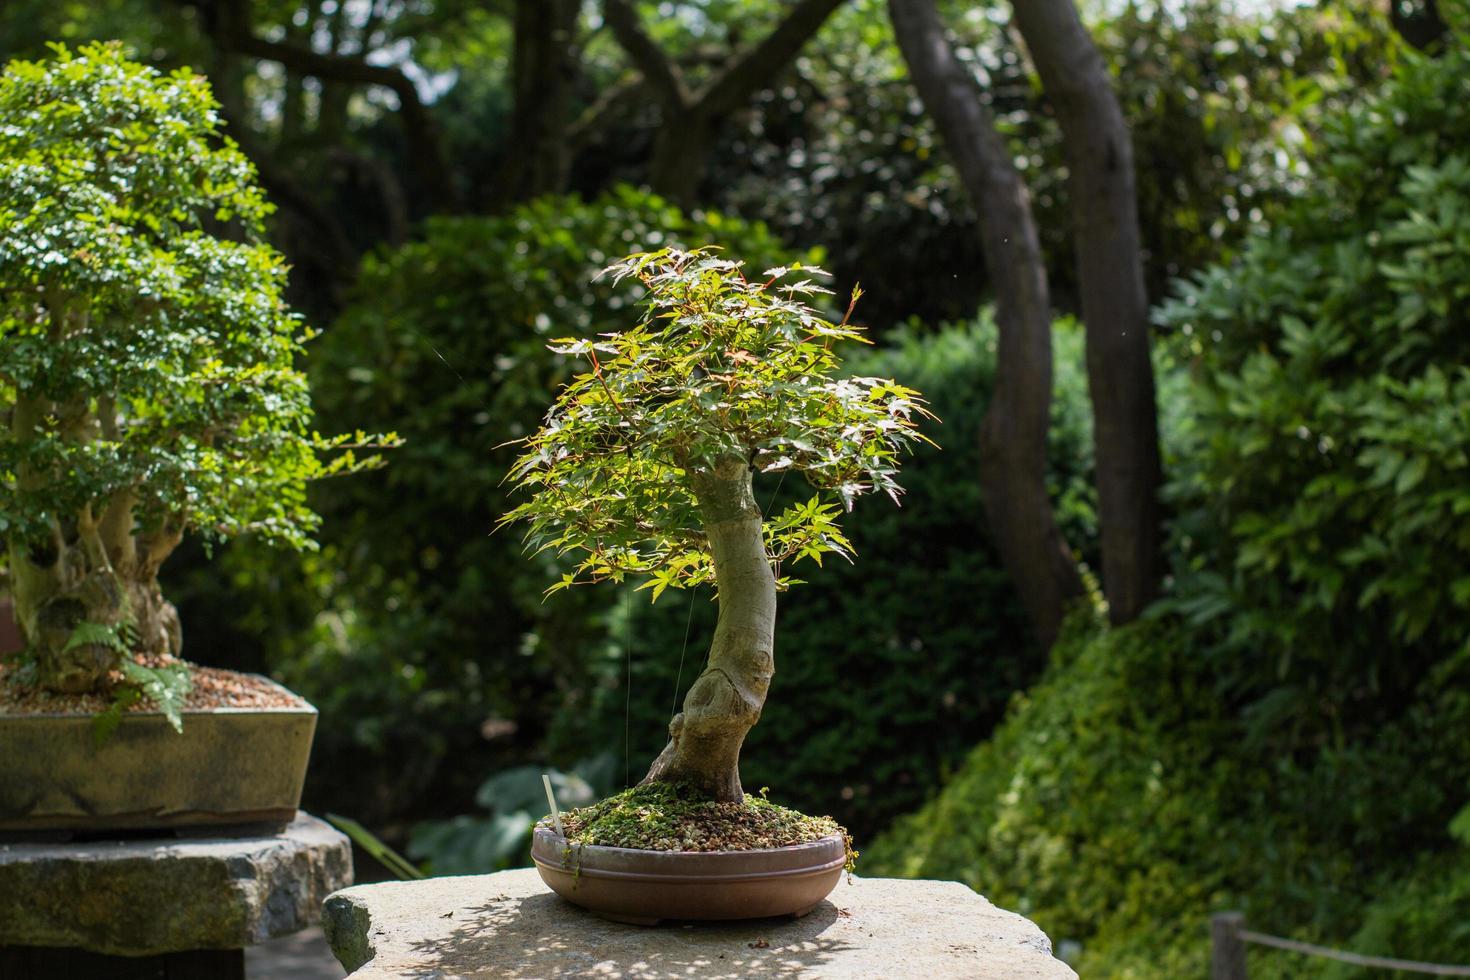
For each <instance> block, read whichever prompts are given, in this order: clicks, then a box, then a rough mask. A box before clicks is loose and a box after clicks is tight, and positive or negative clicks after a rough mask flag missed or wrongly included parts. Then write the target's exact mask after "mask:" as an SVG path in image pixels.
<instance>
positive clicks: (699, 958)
mask: <svg viewBox="0 0 1470 980" xmlns="http://www.w3.org/2000/svg"><path fill="white" fill-rule="evenodd" d="M322 924H323V926H324V927H325V929H326V933H327V941H328V942H329V943H330V944H331V946H332V950H333V952H335V953H336V954H337V959H339V960H340V961H341V962H342V965H343V966H345V967H346V968H347V969H348V970H349V971H354V970H355V971H356V972H355V973H352V978H353V980H377V978H388V977H421V978H424V980H430V978H432V980H480V978H489V977H524V978H530V977H582V976H609V977H637V978H639V980H652V978H662V977H668V978H673V977H679V978H684V980H688V978H691V977H697V978H703V980H713V978H729V980H747V978H760V977H786V978H794V977H822V978H872V980H894V978H898V977H920V978H923V980H941V978H965V980H1076V976H1077V975H1076V974H1075V973H1073V972H1072V970H1071V968H1069V967H1068V966H1067V965H1066V964H1065V963H1063V962H1062V961H1061V960H1058V959H1055V958H1054V957H1053V956H1052V955H1051V942H1050V941H1049V940H1048V939H1047V938H1046V935H1045V933H1043V932H1042V931H1041V930H1040V929H1038V928H1037V927H1036V926H1035V925H1033V924H1032V923H1031V922H1029V921H1027V920H1026V919H1023V918H1022V917H1021V916H1019V915H1016V914H1014V913H1012V912H1006V911H1003V910H1001V909H998V908H996V907H995V906H994V905H991V904H990V903H989V902H987V901H986V900H985V899H984V898H982V897H981V896H979V895H977V894H975V893H974V892H973V891H971V890H970V889H969V888H966V887H965V886H964V885H961V884H959V883H957V882H952V881H900V880H896V879H892V878H854V879H853V880H852V883H851V884H848V883H845V882H844V883H842V884H839V885H838V886H837V890H836V891H834V892H833V893H832V894H831V896H830V897H829V898H828V899H827V900H825V901H823V902H821V903H820V904H819V905H818V906H817V907H816V908H815V909H814V910H812V912H811V913H810V914H809V915H806V916H805V917H803V918H800V919H791V918H789V917H788V918H783V919H757V920H754V921H748V922H736V923H685V924H665V925H662V926H658V927H655V928H649V927H645V926H633V925H622V924H619V923H616V922H609V921H607V920H605V919H600V918H597V917H596V916H594V915H592V914H591V913H589V912H586V911H584V910H582V909H580V908H578V907H577V906H575V905H572V904H570V903H568V902H565V901H563V900H562V899H560V898H558V897H557V896H555V895H553V894H552V893H551V892H550V891H548V890H547V889H546V886H545V885H543V884H542V883H541V881H540V879H539V878H538V877H537V875H536V872H535V871H534V870H531V869H526V870H521V871H501V872H499V873H497V874H492V875H475V876H469V877H459V878H430V879H428V880H425V881H410V882H387V883H384V884H379V885H361V886H359V887H356V888H349V889H347V890H346V891H342V892H338V893H337V894H335V895H333V896H331V897H330V898H328V899H327V903H326V906H325V909H324V913H323V920H322Z"/></svg>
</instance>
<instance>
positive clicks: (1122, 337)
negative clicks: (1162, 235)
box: [1013, 0, 1163, 623]
mask: <svg viewBox="0 0 1470 980" xmlns="http://www.w3.org/2000/svg"><path fill="white" fill-rule="evenodd" d="M1013 8H1014V11H1015V22H1016V26H1017V27H1018V28H1019V29H1020V31H1021V36H1022V37H1023V38H1024V40H1025V42H1026V47H1027V50H1028V51H1029V52H1030V54H1031V59H1032V61H1033V62H1035V64H1036V70H1037V72H1038V73H1039V74H1040V75H1041V82H1042V86H1043V88H1044V89H1045V92H1046V96H1047V100H1048V101H1049V102H1050V104H1051V105H1052V107H1053V109H1055V111H1056V114H1057V119H1058V121H1059V122H1060V124H1061V130H1062V139H1063V143H1064V145H1065V148H1066V154H1067V165H1068V167H1069V168H1070V176H1069V178H1068V188H1069V193H1070V195H1071V198H1072V208H1073V212H1074V214H1075V222H1076V243H1075V244H1076V253H1077V271H1078V280H1079V283H1080V288H1081V300H1082V304H1081V305H1082V320H1083V323H1084V324H1085V325H1086V329H1087V382H1088V390H1089V393H1090V395H1091V398H1092V411H1093V439H1094V443H1095V447H1096V459H1097V490H1098V503H1099V515H1098V516H1099V523H1100V524H1101V527H1102V554H1103V557H1102V566H1103V567H1102V572H1103V575H1102V577H1103V591H1104V593H1105V594H1106V595H1107V599H1108V609H1109V615H1110V616H1111V618H1112V620H1113V622H1115V623H1126V622H1129V621H1130V620H1133V619H1135V618H1137V616H1138V615H1139V613H1141V612H1142V611H1143V609H1144V607H1145V606H1147V605H1148V603H1149V602H1150V601H1151V600H1152V599H1153V598H1154V595H1155V594H1156V591H1157V588H1158V581H1159V573H1160V567H1161V565H1160V555H1159V544H1160V512H1159V499H1158V497H1159V484H1160V482H1161V481H1162V478H1163V473H1162V468H1161V465H1160V461H1159V433H1158V417H1157V408H1156V406H1155V395H1154V374H1153V362H1152V361H1151V360H1150V358H1149V324H1148V297H1147V296H1146V294H1145V292H1144V286H1143V253H1142V246H1141V242H1140V237H1139V231H1138V201H1137V195H1136V193H1135V188H1134V180H1135V175H1134V168H1133V140H1132V137H1131V136H1130V135H1129V132H1128V125H1127V123H1126V122H1125V121H1124V119H1123V111H1122V108H1121V107H1120V106H1119V104H1118V98H1117V95H1116V94H1115V93H1114V91H1113V87H1112V79H1111V77H1110V76H1109V74H1108V69H1107V65H1106V64H1105V63H1104V62H1103V58H1102V55H1101V54H1100V53H1099V52H1098V50H1097V47H1096V46H1095V45H1094V44H1093V43H1092V38H1091V36H1090V35H1089V34H1088V33H1087V29H1086V28H1085V27H1084V26H1083V24H1082V20H1081V18H1079V17H1078V15H1077V8H1076V7H1075V6H1074V5H1073V3H1072V0H1014V2H1013Z"/></svg>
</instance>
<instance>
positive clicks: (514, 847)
mask: <svg viewBox="0 0 1470 980" xmlns="http://www.w3.org/2000/svg"><path fill="white" fill-rule="evenodd" d="M614 768H615V760H614V758H613V755H612V753H610V752H604V753H601V754H600V755H597V756H595V757H593V758H591V759H587V760H584V761H583V762H580V763H578V764H577V765H576V766H575V767H574V768H573V771H571V772H562V771H561V770H559V769H547V768H546V767H544V766H515V767H513V768H511V769H506V770H504V771H502V772H498V773H496V774H495V775H493V776H491V777H490V778H489V779H487V780H485V781H484V782H483V783H481V784H480V788H479V789H478V790H476V791H475V803H476V804H477V805H478V806H479V807H480V808H481V809H482V810H484V811H486V812H485V814H484V815H483V816H482V815H479V814H470V815H465V816H458V817H452V818H450V819H448V820H425V821H424V822H422V823H420V824H417V825H415V827H414V828H413V833H412V835H411V836H410V838H409V842H408V854H409V857H412V858H416V859H418V860H420V861H424V862H426V864H427V868H428V871H429V874H432V875H466V874H485V873H488V872H491V871H500V870H503V869H505V868H520V867H526V866H529V865H530V863H531V831H532V830H533V829H534V828H535V826H536V822H537V821H538V820H540V819H541V818H542V817H544V816H546V815H547V813H549V812H550V809H551V808H550V806H548V804H547V802H546V790H545V787H544V786H543V784H542V782H541V776H542V775H543V774H545V775H548V776H550V777H551V788H552V791H553V792H554V793H555V794H556V805H557V807H558V808H560V809H561V810H563V811H565V810H572V809H575V808H576V807H579V806H586V805H587V804H589V803H595V802H596V801H597V800H599V799H601V798H602V797H604V796H607V795H608V794H609V793H610V792H611V791H612V787H613V770H614Z"/></svg>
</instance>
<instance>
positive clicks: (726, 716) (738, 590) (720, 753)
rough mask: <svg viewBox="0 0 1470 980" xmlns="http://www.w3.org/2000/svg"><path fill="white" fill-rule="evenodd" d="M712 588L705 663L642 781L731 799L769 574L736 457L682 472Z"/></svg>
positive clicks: (760, 675)
mask: <svg viewBox="0 0 1470 980" xmlns="http://www.w3.org/2000/svg"><path fill="white" fill-rule="evenodd" d="M690 479H691V482H692V484H693V487H694V493H695V497H696V499H697V500H698V501H699V510H700V515H701V517H702V518H703V520H704V527H705V533H706V534H707V536H708V538H709V546H710V554H711V555H712V556H713V558H714V566H715V580H716V583H717V585H718V587H719V590H720V594H719V604H720V613H719V620H718V622H717V623H716V625H715V636H714V641H713V642H712V643H711V644H710V652H709V662H708V664H707V665H706V666H705V669H704V673H702V674H700V675H699V677H698V679H696V680H695V682H694V684H693V686H691V687H690V688H689V693H688V694H687V695H686V696H685V698H684V710H683V711H681V712H680V713H679V714H677V715H675V716H674V719H673V721H671V722H669V744H668V745H667V746H665V747H664V750H663V752H661V753H660V754H659V757H658V758H657V759H655V760H654V763H653V765H652V766H651V767H650V768H649V770H648V775H647V776H645V777H644V778H643V783H644V784H647V783H652V782H679V783H688V784H691V785H693V786H695V787H696V788H698V789H699V790H700V791H702V792H704V793H706V794H707V795H709V796H710V797H711V798H713V799H715V800H720V801H723V802H731V803H734V802H739V801H741V800H743V799H744V798H745V792H744V790H743V789H742V788H741V785H740V746H741V745H742V744H743V743H744V742H745V733H746V732H748V731H750V729H751V727H752V726H754V725H755V723H756V722H757V721H759V720H760V716H761V708H762V706H764V704H765V702H766V691H767V689H769V687H770V685H771V675H772V674H773V673H774V671H775V660H774V657H773V652H774V646H775V629H776V577H775V574H774V573H773V572H772V571H771V564H770V562H769V561H768V560H767V558H766V546H765V538H764V535H763V534H762V522H761V512H760V508H759V507H757V506H756V502H755V494H754V492H753V490H752V487H751V470H750V467H749V465H748V464H747V462H746V461H745V460H744V459H743V458H741V457H739V456H726V457H722V458H721V459H720V460H719V461H718V462H717V463H716V464H715V466H714V467H713V468H711V469H709V470H702V471H695V472H692V473H691V475H690Z"/></svg>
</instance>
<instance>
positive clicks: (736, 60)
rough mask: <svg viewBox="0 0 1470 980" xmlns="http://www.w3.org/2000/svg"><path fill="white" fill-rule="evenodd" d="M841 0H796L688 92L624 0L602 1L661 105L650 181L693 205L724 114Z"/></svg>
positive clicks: (767, 79)
mask: <svg viewBox="0 0 1470 980" xmlns="http://www.w3.org/2000/svg"><path fill="white" fill-rule="evenodd" d="M844 2H845V0H797V2H796V3H794V4H792V6H791V8H790V10H789V11H788V12H787V14H786V16H785V17H784V18H783V19H782V21H781V23H779V24H777V25H776V27H775V28H774V29H773V30H772V31H771V32H770V33H769V34H767V35H766V36H765V37H764V38H763V39H762V40H761V41H760V42H759V43H758V44H756V45H754V46H752V47H750V48H748V49H746V50H745V51H743V52H741V53H739V54H737V55H735V56H733V57H732V58H731V59H730V61H729V63H728V64H726V66H725V67H724V68H723V69H722V70H720V71H719V72H717V73H716V75H715V77H714V78H713V79H711V80H710V82H709V83H708V84H706V85H705V87H704V88H702V89H700V90H699V91H698V92H694V93H691V92H690V91H689V89H688V87H687V86H686V85H685V82H684V76H683V74H682V73H681V72H680V71H679V69H678V66H676V65H675V64H674V62H673V60H672V59H671V58H669V56H668V55H667V54H665V53H664V51H663V49H662V48H660V47H659V46H658V44H657V43H656V42H655V41H654V40H653V38H651V37H649V36H648V34H647V32H645V31H644V30H643V25H642V24H641V23H640V22H639V19H638V12H637V11H636V10H634V9H633V5H632V4H631V3H630V2H629V0H605V2H604V4H603V17H604V20H605V21H606V22H607V26H608V27H609V28H610V29H611V30H612V33H613V36H614V37H615V38H617V41H618V45H619V46H620V47H621V48H622V49H623V51H624V53H626V54H627V55H628V60H630V61H631V62H633V64H634V66H635V67H636V68H637V69H638V71H639V72H640V73H641V74H642V75H643V78H644V81H645V82H646V83H647V84H648V88H649V90H650V91H651V92H653V94H654V95H655V97H656V98H657V99H658V100H659V103H660V105H661V107H662V110H663V118H662V120H661V122H660V129H659V133H658V135H657V137H656V138H655V141H654V158H653V160H652V161H651V163H650V168H649V180H648V185H649V186H650V187H652V188H653V189H654V190H655V191H656V192H658V193H659V194H662V195H663V196H664V197H667V198H668V199H669V200H671V201H673V202H674V203H675V204H678V205H679V206H680V207H684V208H688V207H689V206H691V205H692V204H693V203H694V198H695V195H696V193H697V192H698V189H699V184H700V181H701V180H702V179H703V177H704V172H705V170H706V168H707V166H708V162H709V157H710V154H711V152H712V151H713V149H714V139H715V134H716V133H717V131H718V130H719V127H720V124H721V123H722V122H723V121H724V119H725V117H727V116H728V115H729V114H730V113H732V112H734V111H735V110H737V109H739V108H740V107H741V106H743V105H744V104H745V103H746V102H748V101H749V100H750V97H751V95H753V94H754V93H755V92H757V91H759V90H760V88H761V87H762V86H763V85H768V84H770V83H771V81H772V80H773V79H774V78H775V77H776V75H777V74H779V73H780V72H781V71H782V70H783V69H784V68H785V67H786V66H787V65H789V64H790V63H791V61H792V59H794V58H795V57H796V55H797V53H798V52H800V51H801V49H802V48H803V47H804V46H805V45H806V43H807V41H809V40H811V38H812V35H814V34H816V33H817V31H818V30H820V29H821V27H822V25H823V24H824V23H826V22H827V18H828V17H830V16H831V15H832V12H833V11H835V10H836V9H837V8H838V7H840V6H842V4H843V3H844ZM686 141H687V145H686Z"/></svg>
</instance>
